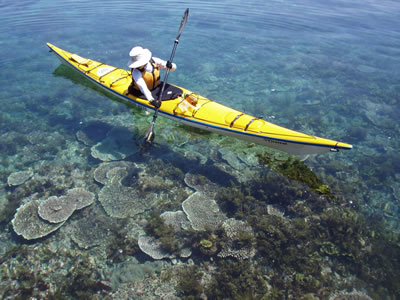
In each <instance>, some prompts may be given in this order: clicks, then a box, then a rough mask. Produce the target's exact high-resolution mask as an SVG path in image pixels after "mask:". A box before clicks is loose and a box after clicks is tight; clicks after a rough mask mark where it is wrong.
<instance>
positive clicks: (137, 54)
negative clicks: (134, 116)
mask: <svg viewBox="0 0 400 300" xmlns="http://www.w3.org/2000/svg"><path fill="white" fill-rule="evenodd" d="M129 56H130V60H129V62H128V67H129V68H131V71H132V79H133V80H132V84H131V85H130V86H129V89H128V91H129V92H130V93H132V94H135V92H136V93H137V91H140V92H141V93H142V94H143V95H144V96H145V97H146V99H147V100H148V101H149V102H150V103H151V104H152V105H154V106H155V107H157V108H158V107H160V105H161V101H160V99H158V97H156V98H157V99H154V96H153V95H152V93H151V91H153V90H154V89H156V88H157V86H158V85H159V83H160V68H161V69H164V70H168V69H170V71H174V70H175V69H176V64H174V63H171V62H170V61H165V60H162V59H160V58H158V57H153V56H152V53H151V51H150V50H149V49H144V48H142V47H140V46H136V47H133V48H132V50H131V51H130V52H129Z"/></svg>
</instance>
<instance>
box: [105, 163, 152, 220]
mask: <svg viewBox="0 0 400 300" xmlns="http://www.w3.org/2000/svg"><path fill="white" fill-rule="evenodd" d="M111 171H112V170H111ZM109 172H110V171H109ZM128 176H129V173H128V171H127V170H126V169H119V172H118V173H116V174H114V176H113V177H112V178H111V179H110V180H109V181H108V182H107V183H106V185H105V186H104V187H103V188H102V189H101V191H100V192H99V194H98V197H99V201H100V203H101V204H102V206H103V208H104V210H105V211H106V212H107V214H108V215H109V216H111V217H114V218H126V217H129V216H134V215H136V214H139V213H142V212H144V211H145V210H147V209H150V208H151V207H153V206H154V205H155V203H156V202H157V200H158V199H157V198H158V197H157V194H155V193H147V194H143V193H140V191H139V190H138V187H135V185H132V184H129V185H128V186H127V185H124V184H123V183H124V179H126V178H127V177H128ZM130 176H131V177H132V174H131V175H130Z"/></svg>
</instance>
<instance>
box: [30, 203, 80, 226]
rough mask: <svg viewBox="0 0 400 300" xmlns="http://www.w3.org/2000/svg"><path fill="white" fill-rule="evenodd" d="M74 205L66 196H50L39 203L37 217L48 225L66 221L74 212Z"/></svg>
mask: <svg viewBox="0 0 400 300" xmlns="http://www.w3.org/2000/svg"><path fill="white" fill-rule="evenodd" d="M75 209H76V204H75V202H73V201H71V200H70V198H68V197H66V196H61V197H57V196H52V197H49V198H48V199H47V200H45V201H43V202H42V203H40V205H39V207H38V211H37V212H38V213H39V216H40V217H41V218H42V219H43V220H46V221H48V222H50V223H60V222H63V221H66V220H67V219H68V218H69V217H70V216H71V215H72V214H73V212H74V211H75Z"/></svg>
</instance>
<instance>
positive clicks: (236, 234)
mask: <svg viewBox="0 0 400 300" xmlns="http://www.w3.org/2000/svg"><path fill="white" fill-rule="evenodd" d="M222 228H223V229H224V231H225V234H226V237H227V238H226V240H224V243H223V245H222V249H221V251H220V252H219V253H218V255H217V256H218V257H222V258H225V257H228V256H231V257H234V258H237V259H249V258H252V257H254V255H255V254H256V250H255V247H254V246H255V241H256V240H255V237H254V233H253V230H252V228H251V226H250V225H249V224H246V223H245V222H243V221H240V220H236V219H228V220H225V221H224V223H223V224H222Z"/></svg>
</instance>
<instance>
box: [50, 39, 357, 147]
mask: <svg viewBox="0 0 400 300" xmlns="http://www.w3.org/2000/svg"><path fill="white" fill-rule="evenodd" d="M47 46H48V47H49V48H50V50H51V51H53V52H54V53H55V54H56V55H57V56H58V58H59V59H60V60H61V62H62V63H64V64H65V65H68V66H70V67H72V68H74V69H75V70H77V71H79V72H80V73H81V74H82V75H83V76H85V77H86V78H87V79H89V80H91V81H92V82H93V83H95V84H96V85H98V86H100V87H101V88H103V89H105V90H106V91H108V92H110V93H111V94H113V95H115V96H117V97H119V98H121V99H123V100H125V101H128V102H130V103H133V104H135V105H137V106H139V107H142V108H144V109H146V110H148V111H150V112H152V111H154V110H155V107H154V106H152V105H151V104H150V103H149V102H148V101H147V100H146V99H141V98H139V97H136V96H134V95H131V94H128V87H129V86H130V84H131V82H132V76H131V73H130V71H127V70H124V69H120V68H116V67H113V66H110V65H107V64H104V63H101V62H98V61H94V60H91V59H87V58H83V57H81V56H79V55H77V54H73V53H71V52H68V51H65V50H62V49H60V48H58V47H56V46H54V45H52V44H50V43H47ZM179 88H180V89H181V90H182V91H183V93H182V96H179V97H178V98H175V99H172V100H168V101H163V102H162V105H161V107H160V108H159V114H160V115H162V116H164V117H167V118H170V119H172V120H175V121H178V122H181V123H184V124H186V125H189V126H193V127H197V128H201V129H204V130H208V131H212V132H216V133H219V134H225V135H229V136H232V137H235V138H239V139H242V140H245V141H248V142H254V143H257V144H261V145H265V146H268V147H271V148H275V149H278V150H282V151H285V152H288V153H291V154H295V155H306V154H319V153H326V152H338V151H339V150H350V149H352V148H353V146H352V145H349V144H345V143H341V142H338V141H334V140H329V139H325V138H320V137H316V136H312V135H308V134H305V133H301V132H298V131H294V130H291V129H287V128H284V127H281V126H278V125H275V124H272V123H270V122H267V121H265V120H262V119H260V118H256V117H254V116H251V115H248V114H245V113H242V112H240V111H238V110H235V109H232V108H230V107H227V106H224V105H222V104H219V103H217V102H215V101H212V100H210V99H207V98H205V97H203V96H200V95H198V94H196V93H193V92H192V91H189V90H187V89H185V88H181V87H179ZM193 99H194V101H193Z"/></svg>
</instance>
